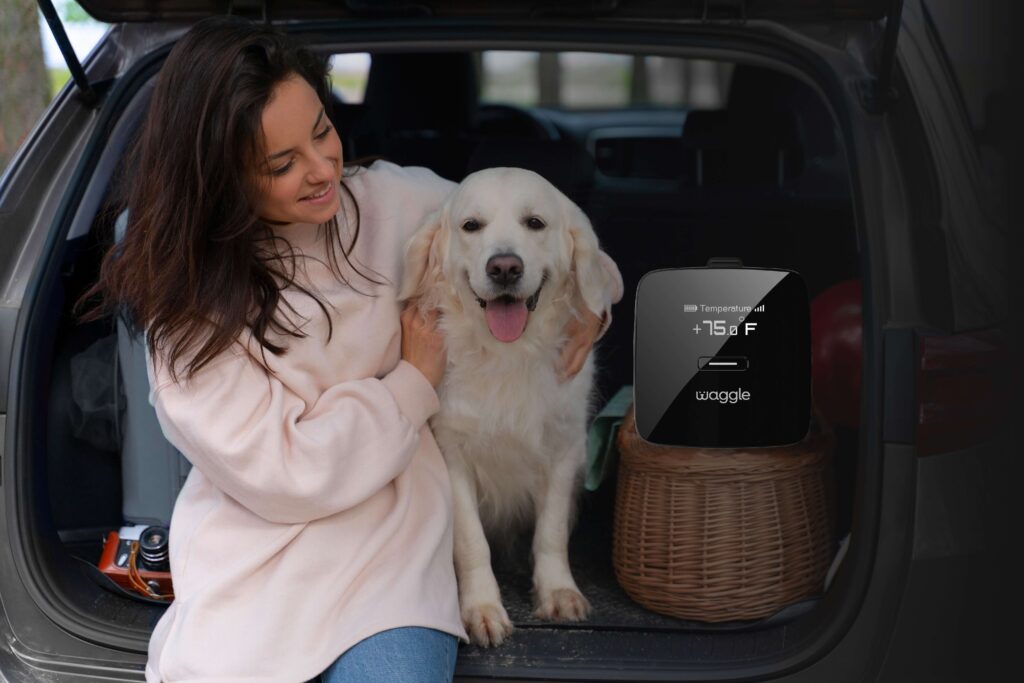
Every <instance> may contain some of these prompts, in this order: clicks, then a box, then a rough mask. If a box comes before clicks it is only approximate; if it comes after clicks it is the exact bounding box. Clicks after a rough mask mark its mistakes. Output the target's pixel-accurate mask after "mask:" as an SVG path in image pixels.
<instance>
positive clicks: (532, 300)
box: [399, 168, 609, 342]
mask: <svg viewBox="0 0 1024 683" xmlns="http://www.w3.org/2000/svg"><path fill="white" fill-rule="evenodd" d="M608 277H609V275H608V274H607V273H606V272H605V269H604V268H603V266H602V265H601V263H600V260H599V257H598V242H597V237H596V236H595V234H594V231H593V228H592V227H591V225H590V221H589V220H587V217H586V216H585V215H584V213H583V211H581V210H580V208H579V207H578V206H576V205H575V204H574V203H573V202H572V201H570V200H569V198H568V197H566V196H565V195H563V194H562V193H561V192H559V191H558V190H557V189H556V188H555V187H554V186H553V185H551V183H549V182H548V181H546V180H544V179H543V178H542V177H541V176H539V175H537V174H536V173H534V172H532V171H527V170H524V169H518V168H493V169H486V170H483V171H478V172H476V173H473V174H471V175H469V176H467V177H466V179H465V180H464V181H463V182H462V184H461V185H459V187H458V188H457V189H456V190H455V191H454V192H453V193H452V194H451V196H449V198H448V199H447V201H446V202H445V203H444V205H443V206H442V207H441V209H440V210H439V211H438V212H437V213H436V214H434V215H433V216H431V217H430V218H429V219H428V220H427V221H426V223H425V224H424V225H423V226H422V227H421V228H420V230H419V231H418V232H417V233H416V235H415V236H414V237H413V238H412V240H411V241H410V243H409V246H408V249H407V251H406V263H405V277H404V280H403V286H402V289H401V292H400V295H399V296H400V298H401V299H403V300H406V299H413V298H419V299H421V300H422V305H423V307H424V308H431V307H440V306H443V305H444V304H445V303H446V298H452V299H454V301H453V303H455V304H456V305H458V306H459V307H461V308H463V309H464V310H466V311H474V310H476V311H479V314H480V316H481V317H482V319H483V321H484V322H485V323H486V326H487V329H488V330H490V333H491V335H492V336H493V337H494V338H495V339H497V340H499V341H502V342H513V341H515V340H517V339H519V338H520V337H521V336H522V335H523V333H524V332H525V330H526V328H527V324H528V323H529V320H530V317H531V315H532V314H533V313H534V311H536V310H537V309H538V307H542V306H544V305H545V304H550V303H551V302H552V301H556V300H559V299H563V300H566V301H568V302H570V306H572V307H573V308H578V307H579V306H582V305H586V306H587V307H588V308H590V309H591V310H601V307H602V305H603V303H602V302H603V292H604V290H605V288H606V286H607V280H608ZM470 315H473V313H470Z"/></svg>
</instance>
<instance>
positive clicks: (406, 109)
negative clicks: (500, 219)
mask: <svg viewBox="0 0 1024 683" xmlns="http://www.w3.org/2000/svg"><path fill="white" fill-rule="evenodd" d="M477 97H478V89H477V76H476V67H475V66H474V64H473V59H472V55H470V54H469V53H428V54H414V53H401V54H375V55H373V56H372V58H371V61H370V71H369V73H368V75H367V80H366V93H365V95H364V96H363V105H362V117H361V120H360V121H359V122H358V123H357V124H356V128H357V130H356V131H355V133H354V135H353V148H354V152H355V155H356V156H357V157H367V156H373V155H381V156H383V157H384V158H385V159H387V160H388V161H393V162H394V163H396V164H399V165H402V166H409V165H411V166H426V167H427V168H430V169H433V170H434V171H435V172H436V173H437V174H438V175H440V176H442V177H445V178H448V179H449V180H454V181H460V180H462V178H463V176H464V175H465V173H466V162H467V161H468V159H469V156H470V154H471V153H472V151H473V147H474V146H475V144H476V131H477V116H476V112H477Z"/></svg>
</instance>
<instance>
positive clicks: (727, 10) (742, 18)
mask: <svg viewBox="0 0 1024 683" xmlns="http://www.w3.org/2000/svg"><path fill="white" fill-rule="evenodd" d="M700 20H701V21H706V22H710V21H728V22H730V23H737V24H743V23H746V21H747V0H704V2H703V6H702V7H701V12H700Z"/></svg>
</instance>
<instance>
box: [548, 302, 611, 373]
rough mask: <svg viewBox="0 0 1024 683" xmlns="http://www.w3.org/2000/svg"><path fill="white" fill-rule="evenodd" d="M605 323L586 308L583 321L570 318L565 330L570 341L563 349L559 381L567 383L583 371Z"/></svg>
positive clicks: (574, 317) (573, 317)
mask: <svg viewBox="0 0 1024 683" xmlns="http://www.w3.org/2000/svg"><path fill="white" fill-rule="evenodd" d="M603 322H604V319H603V318H600V317H598V316H596V315H594V314H593V313H592V312H591V311H590V310H589V309H587V308H586V307H584V308H583V317H582V319H580V318H577V317H576V316H572V317H571V318H569V322H568V323H566V325H565V330H564V332H565V335H566V336H567V337H568V340H567V341H566V342H565V346H564V347H563V348H562V356H561V358H560V365H561V368H560V372H559V375H558V379H559V381H561V382H566V381H568V380H570V379H572V378H573V377H575V376H576V375H577V373H579V371H580V370H582V369H583V364H584V363H586V362H587V356H588V355H589V354H590V350H591V349H592V348H594V341H595V340H596V339H597V335H598V334H599V333H600V332H601V324H602V323H603Z"/></svg>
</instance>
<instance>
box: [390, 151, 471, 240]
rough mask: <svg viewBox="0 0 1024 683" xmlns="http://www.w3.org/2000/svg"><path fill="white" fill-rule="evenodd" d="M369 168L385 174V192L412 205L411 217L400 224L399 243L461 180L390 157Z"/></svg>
mask: <svg viewBox="0 0 1024 683" xmlns="http://www.w3.org/2000/svg"><path fill="white" fill-rule="evenodd" d="M370 170H371V171H372V172H375V173H379V174H380V175H381V176H383V177H385V178H386V183H387V186H386V188H385V189H384V192H385V193H386V196H390V197H396V198H400V199H401V201H402V203H403V204H404V205H405V206H406V207H408V208H409V209H410V211H409V212H408V216H409V218H410V220H407V221H404V222H403V224H402V225H401V227H400V230H401V232H402V234H401V235H399V240H400V242H399V243H400V244H402V245H404V244H405V243H406V242H407V241H408V240H409V238H410V237H412V235H413V233H415V232H416V230H418V229H419V227H420V226H421V225H422V224H423V219H425V218H426V217H427V216H429V215H430V214H431V213H433V212H434V211H436V210H438V209H440V208H441V205H442V204H443V203H444V200H445V199H447V197H448V195H450V194H451V193H452V190H454V189H455V188H456V187H458V183H454V182H452V181H450V180H445V179H444V178H442V177H441V176H439V175H437V174H436V173H434V172H433V171H432V170H430V169H429V168H426V167H424V166H398V165H396V164H393V163H391V162H389V161H380V160H379V161H375V162H374V163H373V164H372V165H371V166H370Z"/></svg>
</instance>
